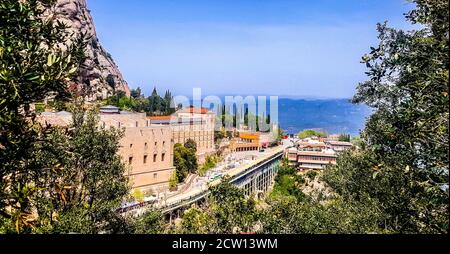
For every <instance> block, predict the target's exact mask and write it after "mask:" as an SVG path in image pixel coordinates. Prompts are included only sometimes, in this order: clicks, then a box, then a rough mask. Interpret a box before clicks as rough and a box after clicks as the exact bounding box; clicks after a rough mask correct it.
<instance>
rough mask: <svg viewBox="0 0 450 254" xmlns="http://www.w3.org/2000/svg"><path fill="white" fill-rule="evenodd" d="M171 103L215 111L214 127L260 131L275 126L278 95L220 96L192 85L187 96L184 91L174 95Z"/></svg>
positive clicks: (272, 128) (265, 130) (180, 106)
mask: <svg viewBox="0 0 450 254" xmlns="http://www.w3.org/2000/svg"><path fill="white" fill-rule="evenodd" d="M171 107H172V108H188V107H193V109H194V110H201V109H207V110H209V111H211V112H213V113H215V115H216V121H215V127H214V129H215V130H216V131H220V130H222V129H223V127H225V128H236V129H238V130H239V129H243V128H246V129H248V130H253V131H256V130H257V131H262V132H268V131H273V130H274V128H278V96H253V95H247V96H245V97H243V96H233V95H229V96H222V98H221V97H219V96H217V95H207V96H204V95H202V91H201V88H193V89H192V97H191V99H190V98H189V97H188V96H184V95H177V96H174V98H173V100H172V102H171ZM193 112H195V111H193ZM183 121H184V119H183ZM186 121H188V120H187V119H186Z"/></svg>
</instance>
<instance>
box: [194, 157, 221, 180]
mask: <svg viewBox="0 0 450 254" xmlns="http://www.w3.org/2000/svg"><path fill="white" fill-rule="evenodd" d="M220 160H221V158H220V157H219V156H217V155H208V156H206V159H205V163H203V165H202V166H201V167H200V168H199V170H198V174H199V175H200V176H204V175H205V174H206V172H207V171H208V170H210V169H212V168H214V167H216V165H217V163H218V162H220Z"/></svg>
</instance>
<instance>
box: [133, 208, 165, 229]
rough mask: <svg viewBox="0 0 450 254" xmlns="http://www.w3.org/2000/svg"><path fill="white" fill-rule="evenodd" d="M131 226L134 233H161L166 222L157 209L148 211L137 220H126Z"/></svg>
mask: <svg viewBox="0 0 450 254" xmlns="http://www.w3.org/2000/svg"><path fill="white" fill-rule="evenodd" d="M128 224H129V225H131V226H132V227H133V231H132V233H136V234H161V233H163V232H164V230H165V227H166V224H165V222H164V217H163V215H162V214H161V213H160V212H158V211H149V212H146V213H145V214H144V215H142V216H140V217H139V218H138V219H137V220H131V221H130V222H128Z"/></svg>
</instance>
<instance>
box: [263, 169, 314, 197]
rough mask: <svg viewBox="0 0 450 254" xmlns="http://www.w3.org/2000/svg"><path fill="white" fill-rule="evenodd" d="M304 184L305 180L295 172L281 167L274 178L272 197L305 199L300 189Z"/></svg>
mask: <svg viewBox="0 0 450 254" xmlns="http://www.w3.org/2000/svg"><path fill="white" fill-rule="evenodd" d="M304 183H305V179H304V178H303V177H302V176H301V175H299V174H298V172H297V170H295V169H294V168H292V167H289V166H287V165H282V166H281V167H280V169H279V170H278V174H277V176H276V177H275V184H274V187H273V191H272V192H271V196H272V197H277V196H281V197H293V198H295V199H298V200H303V199H305V198H306V196H305V194H304V193H303V192H302V190H301V187H302V185H303V184H304Z"/></svg>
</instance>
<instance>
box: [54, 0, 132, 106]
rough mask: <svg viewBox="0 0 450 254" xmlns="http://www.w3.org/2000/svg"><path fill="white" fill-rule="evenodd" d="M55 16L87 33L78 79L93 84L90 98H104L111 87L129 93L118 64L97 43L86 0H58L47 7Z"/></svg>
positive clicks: (71, 28) (72, 30) (77, 32)
mask: <svg viewBox="0 0 450 254" xmlns="http://www.w3.org/2000/svg"><path fill="white" fill-rule="evenodd" d="M50 11H51V12H52V13H53V15H55V16H56V18H57V19H59V20H61V21H63V22H64V23H66V24H67V25H68V26H69V27H70V28H69V29H70V30H71V32H74V33H75V34H79V33H81V32H83V33H86V35H87V36H89V37H90V41H89V43H88V46H87V49H86V54H87V60H86V62H85V70H83V73H82V74H81V77H79V78H78V80H79V81H78V82H83V83H85V84H88V85H89V87H91V88H92V93H91V96H90V98H91V99H96V98H98V97H102V98H105V97H106V96H108V95H110V94H111V93H112V91H113V89H116V90H121V91H124V92H125V93H126V94H128V95H129V94H130V91H129V88H128V84H127V82H126V81H125V80H124V79H123V77H122V74H121V73H120V71H119V68H118V66H117V65H116V64H115V63H114V61H113V59H112V57H111V55H110V54H109V53H108V52H107V51H106V50H105V49H104V48H103V47H102V45H101V44H100V42H99V40H98V38H97V34H96V31H95V26H94V22H93V20H92V16H91V14H90V11H89V10H88V9H87V5H86V0H57V3H56V6H55V7H54V8H53V9H52V10H50Z"/></svg>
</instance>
